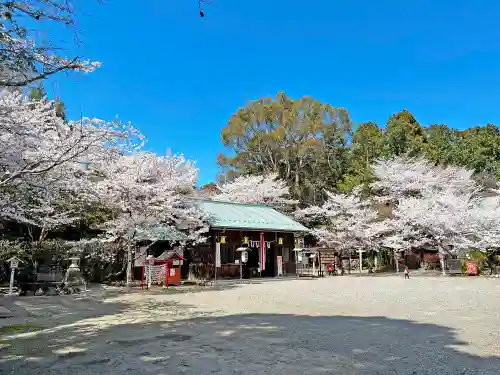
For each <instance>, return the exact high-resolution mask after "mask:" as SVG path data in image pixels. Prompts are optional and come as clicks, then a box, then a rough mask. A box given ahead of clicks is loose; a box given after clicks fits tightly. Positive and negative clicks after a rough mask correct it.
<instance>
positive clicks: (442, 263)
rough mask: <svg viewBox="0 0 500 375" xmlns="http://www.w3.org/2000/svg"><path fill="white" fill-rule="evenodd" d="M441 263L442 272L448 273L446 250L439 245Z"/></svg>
mask: <svg viewBox="0 0 500 375" xmlns="http://www.w3.org/2000/svg"><path fill="white" fill-rule="evenodd" d="M438 249H439V252H438V254H439V264H440V265H441V274H443V275H446V263H445V252H444V249H443V248H442V247H441V246H439V248H438Z"/></svg>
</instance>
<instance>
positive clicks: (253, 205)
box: [193, 198, 279, 212]
mask: <svg viewBox="0 0 500 375" xmlns="http://www.w3.org/2000/svg"><path fill="white" fill-rule="evenodd" d="M193 199H194V200H196V201H201V202H210V203H217V204H230V205H234V206H247V207H250V206H251V207H266V208H270V209H271V210H275V211H277V210H276V209H275V208H274V207H272V206H269V205H267V204H263V203H240V202H228V201H216V200H213V199H207V198H193ZM278 212H279V211H278Z"/></svg>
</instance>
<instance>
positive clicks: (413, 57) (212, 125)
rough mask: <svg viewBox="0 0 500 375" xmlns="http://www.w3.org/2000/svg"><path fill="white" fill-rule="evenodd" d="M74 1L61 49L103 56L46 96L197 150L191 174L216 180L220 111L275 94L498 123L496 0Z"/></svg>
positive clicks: (357, 109) (355, 114) (155, 147)
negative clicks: (76, 9) (71, 28)
mask: <svg viewBox="0 0 500 375" xmlns="http://www.w3.org/2000/svg"><path fill="white" fill-rule="evenodd" d="M80 3H81V4H82V5H81V6H84V7H83V8H82V9H83V10H84V11H85V14H84V15H81V17H80V25H79V29H80V32H79V38H80V40H81V44H80V45H79V46H74V45H73V44H72V43H68V52H69V53H72V52H75V51H76V52H78V53H79V54H83V55H84V56H85V57H89V58H92V59H94V60H97V61H102V62H103V66H102V68H100V69H99V70H98V71H97V72H95V73H92V74H88V75H73V74H71V75H59V76H57V78H56V79H53V80H52V81H51V82H50V83H48V84H47V89H48V90H47V91H48V93H49V95H51V96H52V95H58V96H60V97H61V98H62V99H63V100H64V101H65V103H66V106H67V110H68V114H69V116H70V117H78V116H79V114H80V112H83V114H84V115H85V116H95V117H99V118H106V119H111V118H113V117H114V116H115V115H118V116H119V117H120V118H121V119H122V120H127V121H131V122H132V123H133V124H134V125H136V126H137V127H139V128H140V129H141V130H142V131H143V133H144V134H145V135H146V136H147V137H148V138H149V141H148V145H147V148H148V149H149V150H152V151H155V152H158V153H164V152H165V151H166V150H168V149H169V148H170V149H172V151H173V152H174V153H181V152H182V153H184V154H185V155H186V156H187V157H189V158H192V159H196V160H197V165H198V167H199V168H200V183H207V182H209V181H211V180H213V179H214V178H215V174H216V173H217V171H218V169H217V166H216V163H215V159H216V156H217V153H218V152H219V151H222V150H223V148H222V145H221V143H220V130H221V129H222V128H223V127H224V126H225V124H226V122H227V120H228V118H229V116H230V115H231V114H232V113H233V112H235V111H236V110H237V109H238V108H239V107H241V106H243V105H245V103H247V102H248V101H250V100H252V99H257V98H259V97H261V96H268V95H274V94H275V93H277V92H278V91H285V92H286V93H287V94H288V95H291V96H294V97H300V96H303V95H308V96H312V97H314V98H316V99H319V100H322V101H325V102H328V103H330V104H331V105H333V106H337V107H345V108H347V109H348V111H349V112H350V114H351V117H352V119H353V120H354V121H355V122H360V121H368V120H371V121H376V122H378V123H379V124H383V123H385V121H386V120H387V118H388V116H389V115H391V114H392V113H394V112H397V111H399V110H401V109H403V108H405V109H408V110H409V111H411V112H412V113H413V114H414V115H415V116H416V117H417V119H418V120H419V121H420V122H421V123H422V124H426V125H427V124H429V123H446V124H448V125H450V126H454V127H457V128H464V127H468V126H472V125H477V124H485V123H487V122H493V123H497V124H500V106H499V105H500V88H499V87H500V85H499V83H500V28H499V27H498V26H497V24H498V20H499V19H500V3H499V2H497V1H486V0H478V1H476V2H473V1H470V0H469V1H463V0H455V1H440V0H434V1H429V0H420V1H414V0H411V1H396V0H380V1H378V2H372V1H365V0H357V1H356V0H354V1H350V2H349V1H335V0H309V1H298V0H272V1H271V0H266V1H264V0H253V1H243V0H212V4H211V5H209V6H207V7H206V9H205V14H206V16H205V18H203V19H201V18H200V17H199V16H198V9H197V2H196V0H147V1H143V2H137V1H132V0H106V2H105V4H104V5H102V4H99V3H98V2H97V1H90V0H85V1H83V0H80ZM88 3H90V4H88ZM139 4H140V5H139ZM148 4H149V5H148ZM473 4H474V5H473ZM54 34H56V35H52V37H53V38H58V39H60V38H63V34H59V33H54ZM65 40H67V41H68V42H70V41H71V38H67V37H66V39H65Z"/></svg>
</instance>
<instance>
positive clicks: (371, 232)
mask: <svg viewBox="0 0 500 375" xmlns="http://www.w3.org/2000/svg"><path fill="white" fill-rule="evenodd" d="M326 194H327V200H326V201H325V203H324V204H323V206H310V207H307V208H304V209H301V210H298V211H296V212H295V217H296V218H297V219H299V220H302V221H305V222H307V223H308V224H310V225H311V226H312V225H314V224H316V225H318V224H319V227H316V228H315V229H313V230H312V231H311V233H312V234H313V235H314V236H315V237H316V238H317V239H318V242H319V244H321V245H327V246H332V247H335V248H337V249H339V250H340V251H349V252H350V251H351V250H353V249H356V250H372V249H377V248H378V247H379V244H380V238H381V237H383V236H384V235H386V234H387V233H390V232H391V231H392V228H391V227H390V226H389V225H388V222H386V221H381V220H379V215H378V212H377V210H375V209H374V208H372V202H371V201H369V200H362V199H361V198H360V196H359V191H355V192H354V193H353V194H352V195H340V194H332V193H330V192H326Z"/></svg>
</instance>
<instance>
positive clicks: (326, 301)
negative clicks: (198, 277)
mask: <svg viewBox="0 0 500 375" xmlns="http://www.w3.org/2000/svg"><path fill="white" fill-rule="evenodd" d="M16 301H17V302H16V306H15V309H17V310H21V309H22V310H23V311H25V312H26V313H28V314H29V315H30V318H29V319H28V320H26V319H21V318H18V319H17V320H16V319H14V320H8V319H3V320H2V321H0V374H2V375H3V374H16V375H24V374H30V375H33V374H65V375H66V374H71V375H79V374H93V375H97V374H158V375H160V374H170V375H171V374H193V375H204V374H221V375H229V374H259V375H261V374H290V375H295V374H297V375H298V374H301V375H302V374H308V375H310V374H334V375H336V374H349V375H351V374H363V375H365V374H366V375H375V374H380V375H382V374H383V375H387V374H408V375H409V374H414V375H420V374H422V375H424V374H439V375H441V374H457V375H458V374H492V375H493V374H494V375H498V374H499V373H500V314H499V306H500V280H498V279H487V278H480V277H478V278H461V277H446V278H441V277H435V278H431V277H419V278H414V279H411V280H403V278H402V277H331V278H325V279H322V280H286V281H279V282H269V283H258V284H257V283H256V284H246V285H239V286H234V285H233V286H231V285H226V286H224V287H222V288H219V289H218V290H207V289H205V290H204V291H201V292H200V291H198V290H197V289H191V290H190V292H187V293H175V294H172V293H166V292H165V291H161V290H159V291H156V292H155V291H153V292H149V293H131V294H121V293H116V294H115V296H110V295H108V296H103V295H102V294H99V293H90V294H89V295H87V296H85V297H73V296H64V297H38V298H36V297H34V298H27V297H26V298H19V299H17V300H16ZM21 323H22V324H24V325H22V326H21V325H20V324H21ZM2 326H3V327H2ZM9 326H10V328H9Z"/></svg>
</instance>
